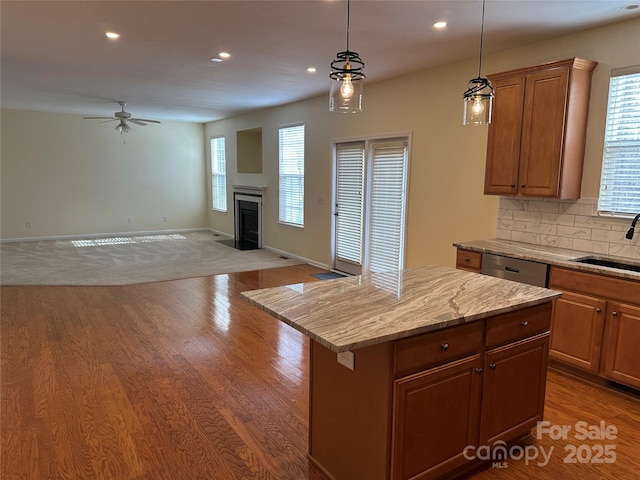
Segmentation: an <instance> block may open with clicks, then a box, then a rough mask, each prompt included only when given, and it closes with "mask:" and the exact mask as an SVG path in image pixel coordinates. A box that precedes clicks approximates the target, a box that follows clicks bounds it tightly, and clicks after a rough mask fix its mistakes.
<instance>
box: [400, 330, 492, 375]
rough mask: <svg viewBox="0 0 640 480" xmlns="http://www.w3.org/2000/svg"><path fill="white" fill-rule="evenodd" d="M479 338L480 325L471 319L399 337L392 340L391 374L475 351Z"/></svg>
mask: <svg viewBox="0 0 640 480" xmlns="http://www.w3.org/2000/svg"><path fill="white" fill-rule="evenodd" d="M483 338H484V325H483V324H482V322H473V323H469V324H467V325H460V326H456V327H451V328H447V329H445V330H441V331H437V332H433V333H427V334H424V335H419V336H417V337H411V338H407V339H404V340H399V341H397V342H396V343H395V356H394V358H395V362H394V371H395V374H396V376H402V375H407V374H410V373H414V372H416V371H418V370H424V369H425V368H428V367H432V366H434V365H440V364H442V363H444V362H447V361H449V360H453V359H456V358H461V357H463V356H466V355H469V354H472V353H476V352H478V351H479V350H480V349H481V348H482V346H483Z"/></svg>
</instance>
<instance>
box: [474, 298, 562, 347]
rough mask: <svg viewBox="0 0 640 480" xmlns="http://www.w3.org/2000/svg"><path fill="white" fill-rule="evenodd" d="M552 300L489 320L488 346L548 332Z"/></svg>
mask: <svg viewBox="0 0 640 480" xmlns="http://www.w3.org/2000/svg"><path fill="white" fill-rule="evenodd" d="M552 306H553V304H552V303H551V302H549V303H545V304H543V305H538V306H535V307H530V308H526V309H524V310H518V311H516V312H509V313H505V314H502V315H498V316H497V317H492V318H489V319H488V320H487V339H486V344H487V346H494V345H500V344H503V343H508V342H513V341H516V340H520V339H522V338H527V337H530V336H532V335H536V334H538V333H542V332H546V331H547V330H549V327H550V326H551V309H552Z"/></svg>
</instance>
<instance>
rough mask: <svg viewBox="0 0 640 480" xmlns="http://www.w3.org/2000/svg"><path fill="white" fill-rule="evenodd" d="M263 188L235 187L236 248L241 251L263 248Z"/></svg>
mask: <svg viewBox="0 0 640 480" xmlns="http://www.w3.org/2000/svg"><path fill="white" fill-rule="evenodd" d="M263 190H264V188H263V187H246V186H235V185H234V187H233V200H234V202H233V203H234V224H235V239H234V247H235V248H237V249H239V250H254V249H257V248H262V192H263Z"/></svg>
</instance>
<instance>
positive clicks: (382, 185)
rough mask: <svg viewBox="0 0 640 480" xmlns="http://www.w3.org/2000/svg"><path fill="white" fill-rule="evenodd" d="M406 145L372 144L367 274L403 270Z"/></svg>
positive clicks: (393, 142) (400, 143)
mask: <svg viewBox="0 0 640 480" xmlns="http://www.w3.org/2000/svg"><path fill="white" fill-rule="evenodd" d="M406 159H407V144H406V142H404V141H400V142H399V141H388V142H381V143H374V144H373V145H372V175H371V177H372V178H371V190H370V193H371V205H370V220H369V222H370V225H369V249H370V251H369V255H370V257H369V271H371V272H385V271H392V270H398V269H400V268H402V267H403V264H404V258H403V251H404V248H403V246H404V217H405V211H404V210H405V203H406V202H405V196H406V189H405V183H406V180H405V179H406V174H405V172H406V166H405V164H406Z"/></svg>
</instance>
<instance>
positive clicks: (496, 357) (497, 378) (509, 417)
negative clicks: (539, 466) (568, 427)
mask: <svg viewBox="0 0 640 480" xmlns="http://www.w3.org/2000/svg"><path fill="white" fill-rule="evenodd" d="M548 351H549V333H548V332H546V333H543V334H540V335H536V336H535V337H531V338H528V339H526V340H521V341H519V342H516V343H512V344H509V345H505V346H504V347H499V348H495V349H493V350H489V351H488V352H487V353H485V362H484V365H485V370H484V372H485V373H484V377H485V378H484V386H483V391H482V416H481V418H482V424H481V427H480V444H481V445H488V446H492V445H493V444H494V442H496V441H497V440H504V441H509V440H512V439H514V438H517V437H518V436H520V435H525V434H526V433H527V432H528V431H529V430H531V429H532V428H533V427H534V426H535V425H536V422H538V421H539V420H542V414H543V411H544V393H545V383H546V379H547V354H548Z"/></svg>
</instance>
